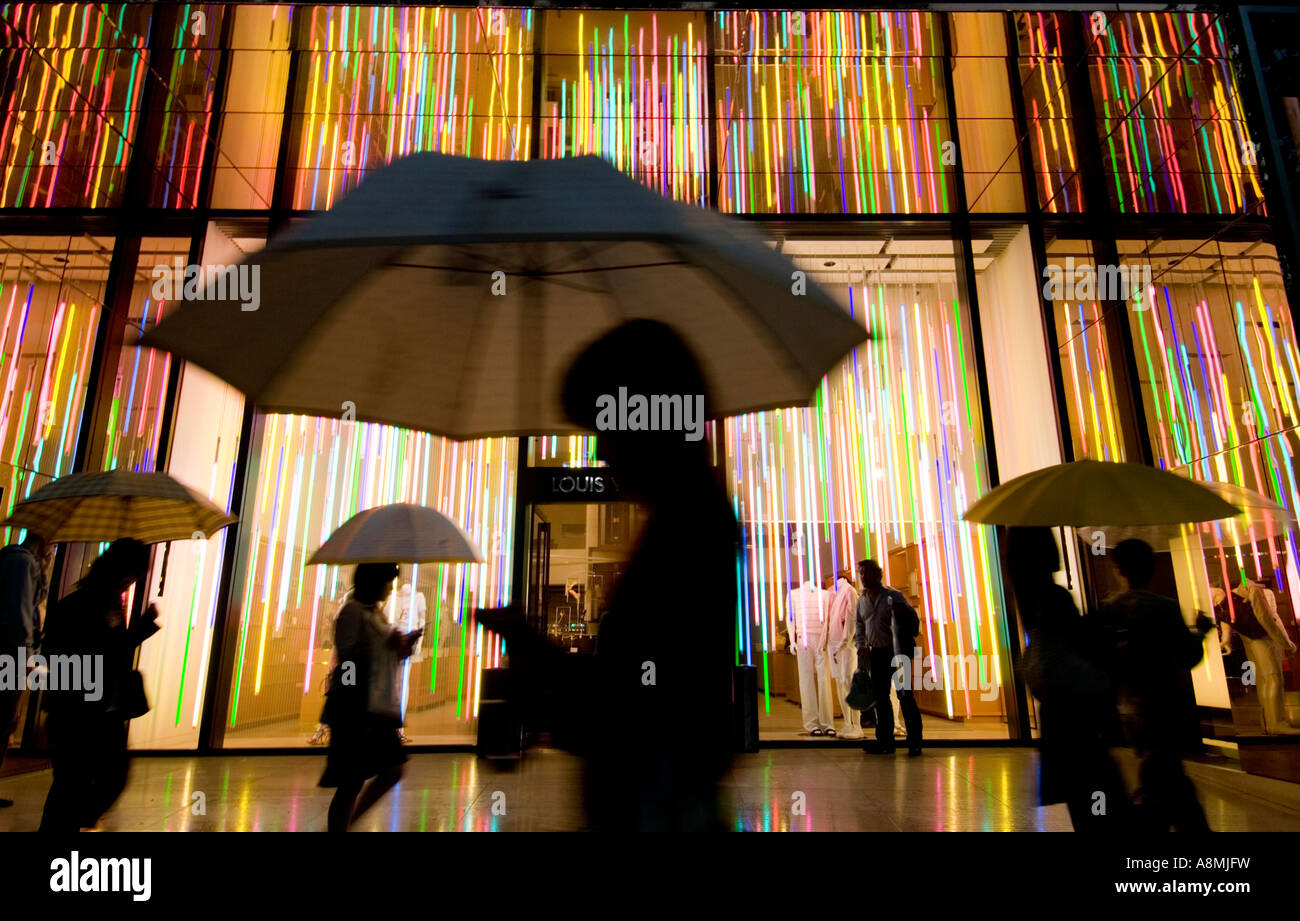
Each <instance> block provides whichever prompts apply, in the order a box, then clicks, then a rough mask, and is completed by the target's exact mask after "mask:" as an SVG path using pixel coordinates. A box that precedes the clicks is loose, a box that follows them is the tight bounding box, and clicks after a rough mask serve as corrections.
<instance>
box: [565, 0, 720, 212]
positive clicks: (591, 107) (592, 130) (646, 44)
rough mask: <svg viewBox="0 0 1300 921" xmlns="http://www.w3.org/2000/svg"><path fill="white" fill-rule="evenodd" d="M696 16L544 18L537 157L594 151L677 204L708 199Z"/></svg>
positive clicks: (700, 18) (700, 28)
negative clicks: (542, 98)
mask: <svg viewBox="0 0 1300 921" xmlns="http://www.w3.org/2000/svg"><path fill="white" fill-rule="evenodd" d="M705 28H706V26H705V19H704V15H703V14H702V13H668V12H657V13H614V12H602V11H594V10H587V11H583V12H558V11H556V12H548V13H546V29H545V31H544V33H543V34H544V36H545V42H546V57H545V59H544V60H543V67H544V71H543V80H544V83H543V88H544V93H545V99H544V102H543V104H542V132H543V133H542V155H543V156H545V157H568V156H579V155H581V154H596V155H597V156H601V157H604V158H605V159H606V160H608V161H609V162H611V163H613V164H614V165H615V166H617V167H618V168H619V169H621V170H623V171H624V172H626V173H627V174H629V175H630V176H633V177H635V178H636V179H638V180H640V181H641V182H642V183H644V184H645V185H647V186H649V187H650V188H652V189H655V190H657V191H659V192H660V193H662V194H663V195H666V196H668V197H670V198H674V199H677V200H678V201H686V202H694V203H696V204H701V205H702V204H704V200H705V195H706V194H707V192H708V181H707V176H708V171H709V141H708V132H707V130H706V129H707V118H708V76H707V71H706V59H705V51H704V32H705Z"/></svg>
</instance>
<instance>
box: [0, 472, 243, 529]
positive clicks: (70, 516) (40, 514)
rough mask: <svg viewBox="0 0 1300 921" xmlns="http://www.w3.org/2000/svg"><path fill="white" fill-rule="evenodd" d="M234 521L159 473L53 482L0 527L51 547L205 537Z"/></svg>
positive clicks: (80, 476) (79, 476)
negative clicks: (30, 533)
mask: <svg viewBox="0 0 1300 921" xmlns="http://www.w3.org/2000/svg"><path fill="white" fill-rule="evenodd" d="M237 520H238V519H237V518H235V517H234V516H233V515H228V514H226V512H225V510H224V509H222V508H220V507H219V506H217V505H216V504H215V503H213V502H211V501H209V500H208V499H207V498H205V497H204V496H201V495H200V494H199V493H197V492H195V491H194V490H192V489H190V488H189V487H188V486H186V485H185V484H183V483H180V482H178V481H176V480H174V479H172V478H171V477H170V476H168V475H167V474H165V473H134V472H132V471H129V470H109V471H106V472H103V473H73V474H69V475H68V476H62V477H59V478H58V479H57V480H54V481H53V482H51V483H48V484H46V485H45V486H43V487H41V488H40V489H38V490H36V492H34V493H32V494H31V495H30V496H29V497H28V498H26V499H24V500H23V501H22V502H19V503H18V504H17V505H16V506H15V507H14V510H13V513H12V514H11V515H10V516H9V517H8V518H7V519H5V521H4V522H3V524H4V526H5V527H10V528H27V529H28V530H30V531H35V532H36V533H37V534H40V535H41V536H43V537H44V538H45V539H46V540H48V541H50V542H51V543H69V542H74V541H86V542H94V541H114V540H117V539H119V538H122V537H133V538H135V539H136V540H138V541H142V542H143V543H146V544H157V543H162V542H163V541H173V540H189V539H190V538H192V537H194V536H195V535H196V534H202V535H203V536H204V537H211V536H212V535H213V534H215V533H216V532H217V531H219V530H221V529H222V528H224V527H226V526H227V525H231V524H234V523H235V522H236V521H237Z"/></svg>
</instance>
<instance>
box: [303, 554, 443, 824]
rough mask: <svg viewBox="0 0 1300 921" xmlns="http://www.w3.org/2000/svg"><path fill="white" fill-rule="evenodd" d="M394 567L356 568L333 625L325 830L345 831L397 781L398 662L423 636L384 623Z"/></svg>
mask: <svg viewBox="0 0 1300 921" xmlns="http://www.w3.org/2000/svg"><path fill="white" fill-rule="evenodd" d="M397 571H398V570H397V565H396V564H395V563H359V564H358V565H357V568H356V572H355V573H354V575H353V577H352V582H353V589H352V597H351V598H349V599H348V601H347V603H346V604H345V605H344V606H343V609H342V610H341V611H339V616H338V619H337V620H336V621H335V622H334V653H335V661H336V665H335V666H334V670H333V672H332V673H331V676H330V689H329V691H327V692H326V694H325V709H324V711H323V712H322V713H321V722H322V723H325V724H327V725H328V726H329V727H330V734H329V740H330V741H329V755H328V757H327V759H326V762H325V773H324V774H323V775H322V776H321V779H320V786H322V787H335V788H337V789H336V790H335V793H334V798H333V799H332V800H331V801H330V808H329V820H328V822H329V824H328V828H329V830H330V831H347V830H348V827H349V826H350V825H351V824H352V823H353V822H355V821H356V820H357V819H359V818H360V817H361V816H362V814H363V813H365V812H366V811H367V810H368V809H369V808H370V807H371V806H373V805H374V804H375V803H376V802H377V801H378V800H379V798H380V797H381V796H383V795H384V794H385V793H387V792H388V791H389V790H390V789H391V788H392V787H393V786H395V785H396V784H397V782H398V781H399V780H401V778H402V765H403V764H405V763H406V755H405V754H404V753H403V752H402V739H401V736H400V735H399V732H400V729H401V725H402V684H401V667H402V661H403V660H404V659H406V658H407V657H409V656H410V655H411V650H412V648H413V647H414V646H415V644H416V642H417V641H418V640H419V639H420V635H421V634H422V633H423V632H424V631H423V630H415V631H412V632H410V633H402V632H401V631H399V630H397V629H396V628H394V627H393V626H392V625H391V624H389V623H388V618H387V617H386V616H385V614H384V610H383V607H384V601H385V600H386V599H387V598H388V594H389V592H390V591H391V589H392V587H393V580H394V579H396V578H397ZM367 781H369V783H367Z"/></svg>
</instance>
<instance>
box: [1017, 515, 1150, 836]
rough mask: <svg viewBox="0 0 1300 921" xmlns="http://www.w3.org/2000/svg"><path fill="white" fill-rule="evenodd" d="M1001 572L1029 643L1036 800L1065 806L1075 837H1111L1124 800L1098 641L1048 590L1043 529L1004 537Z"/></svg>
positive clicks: (1052, 554) (1069, 600)
mask: <svg viewBox="0 0 1300 921" xmlns="http://www.w3.org/2000/svg"><path fill="white" fill-rule="evenodd" d="M1006 548H1007V570H1008V575H1009V576H1010V581H1011V584H1012V587H1013V591H1014V595H1015V599H1016V607H1017V608H1018V609H1019V612H1020V620H1021V623H1022V624H1023V625H1024V628H1025V630H1026V632H1027V634H1028V637H1029V645H1028V647H1027V648H1026V650H1025V652H1024V654H1023V657H1022V659H1021V671H1022V673H1023V674H1024V677H1025V683H1026V684H1028V685H1029V689H1030V690H1031V691H1032V692H1033V694H1034V696H1035V697H1036V698H1038V701H1039V710H1038V715H1039V727H1040V732H1039V799H1040V802H1041V803H1042V805H1044V806H1049V805H1052V804H1054V803H1065V804H1066V807H1067V809H1068V810H1069V814H1070V821H1071V823H1072V824H1073V826H1074V830H1075V831H1110V832H1119V831H1121V830H1123V829H1124V828H1125V827H1126V826H1125V821H1124V820H1125V818H1126V817H1127V813H1128V794H1127V791H1126V790H1125V789H1124V783H1123V781H1122V779H1121V778H1120V774H1119V768H1118V767H1117V766H1116V765H1115V762H1114V760H1113V759H1112V758H1111V757H1110V751H1109V749H1110V747H1111V746H1112V745H1115V744H1118V743H1119V741H1120V731H1119V721H1118V717H1117V714H1116V711H1115V698H1114V693H1113V691H1112V689H1111V683H1110V678H1109V675H1108V667H1109V660H1108V658H1107V656H1106V644H1105V638H1104V636H1103V634H1102V632H1101V631H1100V630H1099V629H1098V625H1097V623H1095V622H1093V621H1092V620H1091V619H1089V618H1084V617H1080V616H1079V609H1078V608H1077V607H1076V606H1075V604H1074V598H1073V597H1071V595H1070V593H1069V592H1067V591H1066V590H1065V589H1064V588H1063V587H1061V586H1060V585H1058V584H1057V583H1056V580H1055V579H1054V578H1053V575H1054V574H1055V573H1056V572H1057V571H1058V570H1059V569H1060V568H1061V556H1060V551H1059V550H1058V549H1057V546H1056V539H1055V538H1054V537H1053V536H1052V531H1051V529H1050V528H1045V527H1013V528H1009V529H1008V531H1007V542H1006Z"/></svg>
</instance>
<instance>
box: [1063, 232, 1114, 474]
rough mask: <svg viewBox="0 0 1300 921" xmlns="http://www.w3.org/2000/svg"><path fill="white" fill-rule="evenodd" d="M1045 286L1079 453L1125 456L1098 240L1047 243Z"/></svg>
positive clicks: (1096, 456) (1108, 457)
mask: <svg viewBox="0 0 1300 921" xmlns="http://www.w3.org/2000/svg"><path fill="white" fill-rule="evenodd" d="M1046 276H1047V277H1046V281H1045V282H1044V285H1045V290H1046V291H1047V292H1048V295H1049V297H1050V298H1051V300H1052V314H1053V316H1054V317H1055V318H1056V344H1057V347H1058V348H1059V349H1060V356H1059V361H1060V363H1061V377H1062V379H1063V381H1064V384H1065V395H1066V409H1067V412H1068V414H1069V417H1070V438H1071V440H1072V441H1073V444H1074V456H1075V457H1076V458H1085V457H1090V458H1092V459H1093V460H1108V461H1122V460H1125V452H1124V431H1123V428H1122V423H1121V421H1120V416H1119V409H1118V407H1119V403H1118V402H1117V398H1116V392H1115V375H1114V373H1113V371H1112V367H1113V365H1112V357H1113V355H1112V352H1113V348H1112V344H1111V340H1110V336H1109V335H1108V334H1107V324H1108V323H1110V322H1113V320H1112V318H1111V317H1110V316H1109V315H1108V314H1106V313H1105V312H1103V310H1102V307H1101V305H1100V303H1099V300H1104V299H1105V298H1099V295H1098V288H1097V282H1098V279H1099V278H1101V277H1102V276H1100V275H1099V273H1098V272H1097V271H1096V267H1095V266H1094V264H1093V258H1092V245H1091V244H1090V243H1089V242H1088V241H1086V240H1053V241H1051V242H1050V243H1048V245H1047V273H1046ZM1112 293H1113V292H1112Z"/></svg>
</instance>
